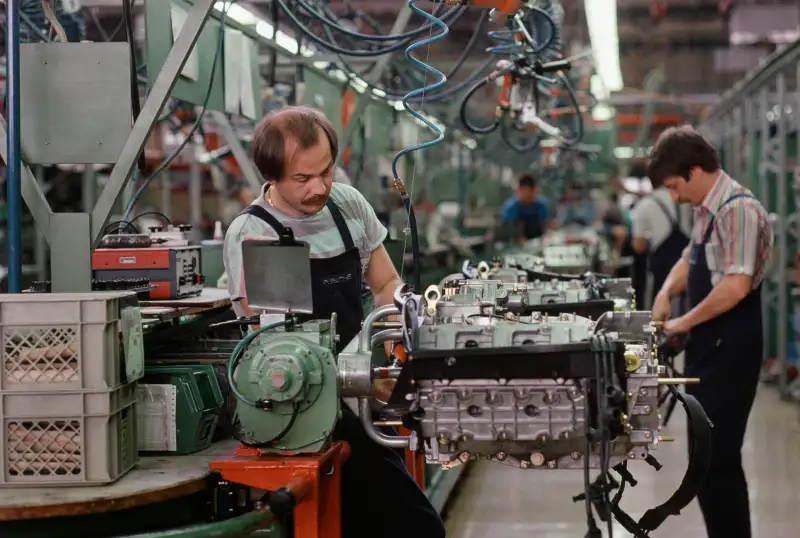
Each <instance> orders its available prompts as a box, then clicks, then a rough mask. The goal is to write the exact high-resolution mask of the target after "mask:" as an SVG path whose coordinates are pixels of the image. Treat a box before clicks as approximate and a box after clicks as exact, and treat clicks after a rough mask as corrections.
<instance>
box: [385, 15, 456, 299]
mask: <svg viewBox="0 0 800 538" xmlns="http://www.w3.org/2000/svg"><path fill="white" fill-rule="evenodd" d="M416 3H417V0H408V7H409V8H411V9H412V10H413V11H414V12H415V13H416V14H418V15H420V16H422V17H424V18H425V19H427V20H428V21H429V22H431V23H433V24H434V25H435V26H438V27H439V28H440V29H441V30H442V31H441V32H439V33H438V34H436V35H431V36H430V37H428V38H426V39H423V40H421V41H417V42H416V43H412V44H411V45H410V46H409V47H408V48H407V49H406V58H407V59H408V61H409V62H411V63H412V64H413V65H415V66H417V67H419V68H420V69H422V70H424V71H426V72H427V73H430V74H432V75H433V76H435V77H436V78H437V79H438V80H437V81H436V82H434V83H433V84H429V85H427V86H424V87H422V88H419V89H417V90H414V91H411V92H409V93H408V94H406V96H405V97H403V99H402V103H403V108H405V109H406V110H407V111H408V113H409V114H411V115H412V116H414V117H415V118H416V119H418V120H419V121H421V122H422V123H424V124H425V125H426V126H427V127H428V128H429V129H430V130H431V131H433V133H434V134H435V135H436V138H435V139H434V140H431V141H429V142H423V143H421V144H416V145H413V146H410V147H407V148H404V149H402V150H400V151H398V152H397V155H395V156H394V159H392V175H393V176H394V186H395V188H396V189H397V191H398V192H399V193H400V198H401V199H402V200H403V205H404V206H405V208H406V211H407V212H408V227H409V229H410V231H411V255H412V257H413V259H414V273H413V274H414V282H413V284H414V287H415V288H416V289H417V291H421V290H422V282H421V280H422V277H421V274H420V254H419V233H418V231H417V218H416V216H415V215H414V207H413V205H412V204H411V196H409V193H408V191H406V187H405V184H404V183H403V181H402V180H401V179H400V174H398V172H397V163H398V161H400V158H401V157H403V156H404V155H408V154H409V153H411V152H414V151H418V150H421V149H425V148H430V147H432V146H435V145H436V144H439V143H440V142H442V140H444V133H443V132H442V130H441V129H439V127H437V126H436V125H435V124H433V123H432V122H431V121H430V120H428V118H426V117H425V116H423V115H422V114H420V113H419V112H417V111H416V110H414V109H413V108H411V105H409V103H408V102H409V101H410V100H411V99H414V98H415V97H417V96H424V95H425V93H426V92H432V91H436V90H438V89H439V88H441V87H442V86H444V84H445V82H447V77H446V76H445V75H444V73H442V72H441V71H439V70H438V69H436V68H434V67H431V66H430V65H428V64H426V63H423V62H421V61H419V60H418V59H417V58H415V57H414V56H413V55H412V54H411V53H412V52H413V51H414V50H416V49H418V48H421V47H424V46H425V45H432V44H433V43H436V42H437V41H439V40H440V39H443V38H444V37H445V36H446V35H447V34H448V33H450V29H449V28H448V27H447V24H445V23H444V22H443V21H442V20H440V19H438V18H437V17H435V16H434V15H431V14H430V13H427V12H426V11H424V10H422V9H420V8H418V7H417V6H416ZM423 104H424V101H423Z"/></svg>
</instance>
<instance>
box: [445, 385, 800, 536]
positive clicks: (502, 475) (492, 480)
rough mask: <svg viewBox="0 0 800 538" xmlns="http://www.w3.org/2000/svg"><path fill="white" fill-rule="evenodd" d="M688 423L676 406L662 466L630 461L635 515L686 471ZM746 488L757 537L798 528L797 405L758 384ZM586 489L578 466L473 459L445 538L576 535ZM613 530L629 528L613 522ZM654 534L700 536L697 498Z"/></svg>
mask: <svg viewBox="0 0 800 538" xmlns="http://www.w3.org/2000/svg"><path fill="white" fill-rule="evenodd" d="M685 431H686V422H685V418H684V415H683V412H682V410H680V408H679V409H678V410H676V412H675V416H674V417H673V419H672V422H671V423H670V425H669V427H668V428H667V429H666V430H665V431H664V432H663V433H664V434H665V435H674V436H675V437H676V438H677V439H676V441H675V442H673V443H664V444H662V445H660V446H659V450H658V454H656V457H657V458H658V460H659V461H660V462H661V463H662V464H664V468H663V469H662V470H661V471H660V472H659V473H658V474H657V475H656V473H655V470H653V469H651V468H650V467H649V466H647V465H646V464H642V465H637V466H631V471H632V472H633V473H634V476H635V477H636V478H637V479H638V480H639V484H638V485H637V486H636V487H635V488H633V489H631V488H626V491H625V496H624V497H623V502H622V506H623V508H624V509H625V510H626V511H627V512H628V513H629V514H630V515H631V516H633V517H634V519H638V517H639V516H641V514H643V513H644V512H645V510H647V509H648V508H652V507H653V506H656V505H658V504H661V503H662V502H664V501H665V500H666V499H667V498H668V497H669V495H671V494H672V492H673V491H674V490H675V488H676V487H677V485H678V484H679V483H680V480H681V478H682V477H683V473H684V471H685V470H686V451H687V449H686V440H685V436H684V432H685ZM743 456H744V463H745V471H746V473H747V479H748V483H749V486H750V502H751V512H752V520H753V536H754V537H755V538H761V537H764V538H768V537H776V538H777V537H781V538H783V537H787V538H788V537H789V536H797V535H798V533H800V530H799V529H800V505H799V504H798V502H799V501H800V408H799V407H798V406H797V404H792V403H787V402H782V401H780V399H779V398H778V394H777V391H776V390H775V389H774V388H772V387H763V386H762V387H760V388H759V393H758V397H757V399H756V404H755V407H754V409H753V413H752V414H751V416H750V422H749V425H748V431H747V438H746V440H745V446H744V449H743ZM582 489H583V477H582V473H581V472H573V471H556V472H551V471H534V472H530V471H529V472H524V471H520V470H517V469H514V468H511V467H506V466H504V465H500V464H496V463H494V464H493V463H491V462H481V463H478V464H475V465H474V468H473V469H471V470H470V471H469V473H468V475H467V476H466V478H465V480H464V483H463V484H461V485H460V486H459V490H458V492H457V495H456V497H455V498H454V499H453V500H452V502H451V503H450V509H449V511H448V516H447V536H448V538H523V537H524V538H581V537H582V536H584V535H585V533H586V519H585V518H586V516H585V511H584V505H583V504H582V503H573V502H572V496H573V495H575V494H577V493H580V492H581V491H582ZM614 535H615V536H617V537H619V538H623V537H625V536H628V534H627V533H626V532H625V531H624V530H623V529H621V528H620V527H618V526H615V531H614ZM651 536H652V537H653V538H659V537H675V536H680V538H705V537H706V533H705V527H704V525H703V520H702V516H701V514H700V509H699V507H698V506H697V503H696V502H694V503H693V504H692V505H690V506H689V507H688V508H687V509H686V510H685V511H684V513H683V514H682V515H680V516H677V517H671V518H669V519H668V520H667V521H666V523H664V525H662V527H661V528H660V529H658V530H656V531H655V532H653V533H652V535H651Z"/></svg>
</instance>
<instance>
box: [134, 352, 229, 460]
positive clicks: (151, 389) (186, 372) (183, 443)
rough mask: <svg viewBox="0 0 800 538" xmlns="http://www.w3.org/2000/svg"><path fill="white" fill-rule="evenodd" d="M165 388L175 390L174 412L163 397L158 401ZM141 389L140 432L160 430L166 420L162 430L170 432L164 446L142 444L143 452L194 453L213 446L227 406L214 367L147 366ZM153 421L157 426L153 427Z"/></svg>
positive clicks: (161, 444)
mask: <svg viewBox="0 0 800 538" xmlns="http://www.w3.org/2000/svg"><path fill="white" fill-rule="evenodd" d="M163 385H168V386H174V387H175V406H174V410H173V409H172V405H171V403H170V402H167V401H165V399H164V398H160V399H158V398H155V396H157V395H160V394H163V391H158V388H159V387H160V386H163ZM139 387H140V390H141V391H143V392H144V394H143V397H142V398H140V399H139V412H140V418H139V420H140V431H141V430H144V432H145V433H146V432H147V430H148V429H149V427H150V426H151V425H152V426H156V427H158V426H160V422H161V421H164V422H166V425H167V428H159V429H160V430H165V431H168V432H170V435H169V436H167V437H168V438H167V439H164V440H163V441H165V443H159V442H158V441H159V440H158V439H156V440H153V442H152V443H151V444H152V446H144V447H143V446H141V443H140V450H144V451H147V450H151V451H159V452H160V451H166V452H171V453H174V454H193V453H195V452H199V451H200V450H204V449H206V448H208V447H209V446H210V445H211V440H212V439H213V437H214V430H215V429H216V426H217V421H218V419H219V415H220V412H221V411H222V408H223V406H224V405H225V399H224V397H223V395H222V390H220V387H219V382H218V381H217V377H216V374H215V372H214V367H213V366H211V365H197V366H184V365H164V366H148V367H147V368H146V370H145V377H144V383H142V384H140V386H139ZM143 399H144V401H143ZM154 408H155V409H154ZM144 411H149V412H144ZM152 421H156V422H157V423H156V424H152ZM142 422H143V423H144V424H142ZM159 445H160V446H159Z"/></svg>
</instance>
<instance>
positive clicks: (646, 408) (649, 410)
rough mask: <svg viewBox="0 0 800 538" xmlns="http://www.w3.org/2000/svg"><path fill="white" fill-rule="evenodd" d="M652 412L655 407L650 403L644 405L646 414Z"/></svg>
mask: <svg viewBox="0 0 800 538" xmlns="http://www.w3.org/2000/svg"><path fill="white" fill-rule="evenodd" d="M652 412H653V408H652V407H650V406H649V405H645V406H644V414H645V415H649V414H650V413H652Z"/></svg>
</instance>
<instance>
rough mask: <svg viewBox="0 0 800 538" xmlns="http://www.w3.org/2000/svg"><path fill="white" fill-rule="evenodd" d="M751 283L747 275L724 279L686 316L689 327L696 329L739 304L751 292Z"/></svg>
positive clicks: (729, 276) (731, 276) (730, 276)
mask: <svg viewBox="0 0 800 538" xmlns="http://www.w3.org/2000/svg"><path fill="white" fill-rule="evenodd" d="M751 282H752V279H751V278H750V277H749V276H747V275H728V276H726V277H725V278H723V279H722V280H721V281H720V283H719V284H717V285H716V286H714V288H713V289H712V290H711V292H710V293H709V294H708V295H707V296H706V298H705V299H703V300H702V301H701V302H700V304H698V305H697V306H695V307H694V308H692V309H691V310H690V311H689V312H688V313H687V314H686V320H687V321H688V322H689V325H690V326H691V327H696V326H697V325H700V324H701V323H705V322H706V321H708V320H710V319H714V318H716V317H717V316H720V315H722V314H724V313H725V312H727V311H728V310H730V309H731V308H733V307H734V306H736V305H737V304H739V302H740V301H741V300H742V299H744V298H745V297H746V296H747V294H748V292H749V291H750V284H751Z"/></svg>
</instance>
